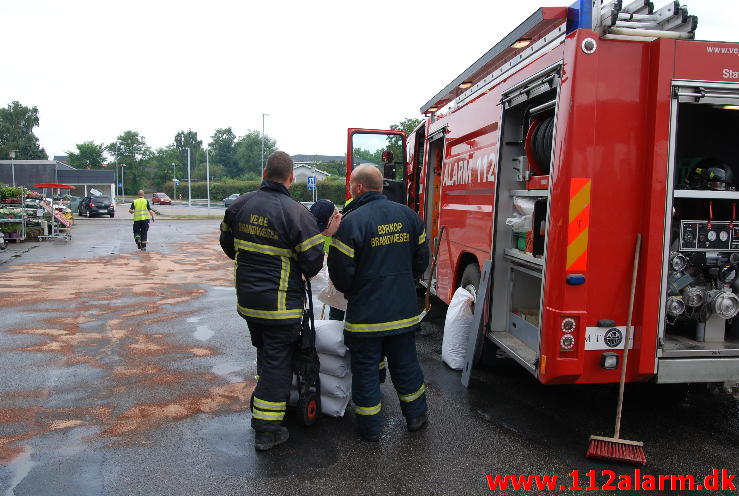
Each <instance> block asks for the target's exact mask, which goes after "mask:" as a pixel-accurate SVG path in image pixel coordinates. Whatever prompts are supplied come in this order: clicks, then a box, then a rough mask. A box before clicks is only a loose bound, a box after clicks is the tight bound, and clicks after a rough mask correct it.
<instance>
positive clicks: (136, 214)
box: [133, 198, 151, 221]
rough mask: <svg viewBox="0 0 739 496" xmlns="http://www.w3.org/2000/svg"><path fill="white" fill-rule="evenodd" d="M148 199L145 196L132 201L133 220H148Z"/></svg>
mask: <svg viewBox="0 0 739 496" xmlns="http://www.w3.org/2000/svg"><path fill="white" fill-rule="evenodd" d="M148 207H149V201H148V200H147V199H146V198H136V199H135V200H134V201H133V220H134V221H136V220H150V219H151V215H149V208H148Z"/></svg>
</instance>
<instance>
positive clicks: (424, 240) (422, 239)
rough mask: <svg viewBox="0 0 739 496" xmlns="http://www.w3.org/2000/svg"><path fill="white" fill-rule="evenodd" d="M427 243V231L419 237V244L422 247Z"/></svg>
mask: <svg viewBox="0 0 739 496" xmlns="http://www.w3.org/2000/svg"><path fill="white" fill-rule="evenodd" d="M425 242H426V231H423V232H422V233H421V235H420V236H419V237H418V244H419V245H422V244H424V243H425Z"/></svg>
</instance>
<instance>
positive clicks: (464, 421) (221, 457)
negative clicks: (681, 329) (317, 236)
mask: <svg viewBox="0 0 739 496" xmlns="http://www.w3.org/2000/svg"><path fill="white" fill-rule="evenodd" d="M219 220H220V219H219V218H218V217H217V216H216V217H214V219H213V220H165V219H162V220H160V221H158V222H156V223H155V224H154V225H153V226H152V229H151V231H150V236H149V251H148V252H146V253H142V252H138V251H137V250H136V248H135V246H134V245H133V242H132V240H131V236H132V235H131V225H130V221H127V220H125V219H122V218H115V219H107V218H102V219H80V220H79V221H78V222H77V225H76V226H75V227H74V229H73V238H72V240H71V241H69V242H65V241H54V242H45V243H24V244H18V245H15V244H11V245H10V246H9V248H8V250H7V251H6V252H0V315H1V317H0V494H4V495H16V496H25V495H47V494H48V495H60V496H62V495H64V496H66V495H70V496H71V495H74V496H86V495H103V494H104V495H170V494H171V495H189V494H202V495H241V494H244V495H252V494H253V495H257V494H258V495H263V496H268V495H285V494H290V495H303V494H305V495H315V494H323V495H331V494H358V495H365V494H366V495H378V494H431V495H473V494H483V493H487V492H490V491H489V489H488V485H487V483H486V480H485V475H486V474H493V475H495V474H558V475H559V476H560V477H561V478H565V477H566V476H567V474H569V473H570V472H571V471H573V470H575V469H578V470H580V471H581V473H584V472H586V471H587V470H591V469H594V470H596V471H598V473H600V471H602V470H613V471H614V472H615V473H616V474H617V475H620V474H632V473H633V468H632V467H629V466H626V465H621V464H614V463H605V462H603V463H601V462H597V461H592V460H588V459H586V458H585V457H584V453H585V449H586V447H587V443H588V437H589V435H590V434H600V435H610V430H611V429H612V423H613V410H614V407H615V397H616V388H615V387H614V386H612V385H608V386H602V385H573V386H542V385H540V384H538V383H537V381H536V380H535V379H534V378H533V377H532V376H531V375H530V374H528V373H527V372H525V371H524V370H522V369H521V368H520V367H519V366H517V365H516V364H515V363H514V362H513V361H512V360H510V359H506V358H498V359H495V360H493V361H492V362H491V363H489V364H486V365H485V366H484V367H483V368H480V369H478V370H477V371H476V372H475V374H474V376H473V381H472V384H471V387H470V388H469V389H465V388H464V387H463V386H462V385H461V384H460V380H459V372H456V371H452V370H450V369H449V368H448V367H446V365H444V364H443V363H442V362H441V359H440V353H441V341H442V335H443V323H444V315H445V310H446V309H445V307H444V305H443V304H441V303H439V302H435V303H434V307H433V310H432V312H431V313H430V314H429V315H428V316H427V317H426V319H425V321H424V323H423V324H422V329H421V331H420V332H419V333H418V335H417V343H418V350H419V357H420V359H421V363H422V366H423V369H424V373H425V378H426V382H427V394H428V399H429V405H430V414H429V415H430V421H429V424H428V426H427V427H426V428H425V429H424V430H422V431H420V432H418V433H408V432H407V431H406V429H405V422H404V421H403V419H402V417H401V416H400V413H399V408H398V404H397V398H396V396H395V394H394V391H393V389H392V384H391V383H390V381H388V383H386V384H384V385H383V394H384V400H383V405H384V407H385V427H384V433H383V437H382V439H381V441H380V442H379V443H366V442H364V441H361V440H360V439H359V438H358V437H357V436H356V434H355V432H354V421H353V415H352V414H351V413H347V415H346V416H345V417H344V418H340V419H334V418H323V419H322V420H321V421H320V422H319V424H317V425H315V426H313V427H311V428H303V427H299V426H297V425H296V424H295V421H294V419H293V418H291V417H290V416H288V420H287V425H288V427H289V429H290V433H291V437H290V440H289V441H288V443H286V444H285V445H283V446H280V447H278V448H275V449H274V450H272V451H270V452H267V453H256V452H255V451H254V449H253V432H252V430H251V428H250V426H249V421H250V413H249V411H248V405H247V402H248V398H249V396H250V394H251V391H252V390H253V387H254V379H253V377H254V375H255V368H256V367H255V363H254V360H255V352H254V349H253V347H252V346H251V345H250V343H249V339H248V330H247V328H246V325H245V323H244V322H243V320H242V319H241V318H240V317H238V316H237V315H236V312H235V310H234V302H235V293H234V290H233V288H232V286H231V277H232V275H231V270H232V269H231V267H232V262H231V261H229V260H228V259H227V258H226V257H225V256H223V255H222V254H221V253H220V249H219V247H218V244H217V233H218V222H219ZM622 432H623V435H624V436H625V437H626V438H628V439H635V440H640V441H644V443H645V447H646V453H647V459H648V463H647V465H646V467H644V468H643V469H642V470H643V471H644V472H645V473H650V474H654V475H657V474H693V475H700V476H702V475H705V474H706V473H708V472H710V470H711V469H713V468H726V469H729V470H730V471H731V472H733V473H739V462H738V461H737V460H739V409H738V408H737V402H736V400H735V398H734V396H732V395H731V394H728V393H727V392H726V391H724V390H723V389H722V388H721V387H717V386H710V387H709V386H705V385H696V386H691V387H688V388H686V387H669V388H665V387H658V386H656V385H652V384H638V385H628V386H627V393H626V407H625V411H624V425H623V428H622ZM583 477H584V476H583V475H581V478H583ZM606 480H607V477H601V476H599V477H598V482H599V484H602V483H605V482H606ZM565 485H567V486H568V485H569V479H565ZM583 485H585V484H583ZM496 492H497V491H496ZM508 492H509V493H512V491H508ZM556 492H557V493H561V494H574V493H575V492H577V491H570V490H561V491H556ZM587 492H588V493H593V492H594V491H587ZM595 492H597V491H595ZM604 493H605V492H604ZM668 493H670V492H664V493H663V494H668ZM657 494H660V492H657ZM670 494H677V493H676V492H671V493H670Z"/></svg>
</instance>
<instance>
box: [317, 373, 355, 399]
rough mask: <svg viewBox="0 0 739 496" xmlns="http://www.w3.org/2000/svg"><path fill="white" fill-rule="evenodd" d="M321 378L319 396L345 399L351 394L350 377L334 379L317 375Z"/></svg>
mask: <svg viewBox="0 0 739 496" xmlns="http://www.w3.org/2000/svg"><path fill="white" fill-rule="evenodd" d="M318 376H319V377H320V378H321V395H323V396H334V397H336V398H347V397H348V396H349V395H350V394H351V392H352V375H351V374H347V375H345V376H344V377H334V376H332V375H326V374H323V373H319V374H318Z"/></svg>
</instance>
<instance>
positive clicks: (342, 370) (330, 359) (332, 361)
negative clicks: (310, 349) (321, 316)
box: [315, 320, 352, 417]
mask: <svg viewBox="0 0 739 496" xmlns="http://www.w3.org/2000/svg"><path fill="white" fill-rule="evenodd" d="M315 322H316V350H317V351H318V359H319V360H320V361H321V369H320V374H319V377H320V380H321V411H322V412H323V413H324V414H325V415H329V416H331V417H343V416H344V412H345V411H346V407H347V405H349V400H350V399H351V393H352V373H351V368H350V361H349V349H348V348H347V347H346V345H345V344H344V322H342V321H340V320H316V321H315Z"/></svg>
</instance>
